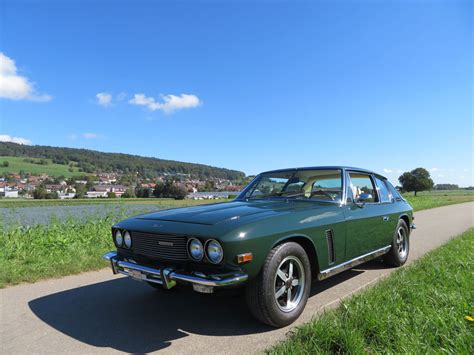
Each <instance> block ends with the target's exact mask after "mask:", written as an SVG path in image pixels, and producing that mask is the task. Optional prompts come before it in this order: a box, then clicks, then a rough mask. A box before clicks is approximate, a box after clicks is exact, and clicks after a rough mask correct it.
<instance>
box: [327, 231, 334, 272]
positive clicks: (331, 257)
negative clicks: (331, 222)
mask: <svg viewBox="0 0 474 355" xmlns="http://www.w3.org/2000/svg"><path fill="white" fill-rule="evenodd" d="M326 241H327V243H328V263H329V265H331V264H334V262H335V261H336V251H335V250H334V231H333V230H332V229H328V230H326Z"/></svg>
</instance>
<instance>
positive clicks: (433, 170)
mask: <svg viewBox="0 0 474 355" xmlns="http://www.w3.org/2000/svg"><path fill="white" fill-rule="evenodd" d="M430 171H432V172H435V171H439V168H431V169H430Z"/></svg>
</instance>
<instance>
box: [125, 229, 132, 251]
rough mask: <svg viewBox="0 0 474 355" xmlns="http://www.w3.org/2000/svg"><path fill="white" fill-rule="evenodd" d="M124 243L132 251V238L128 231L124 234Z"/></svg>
mask: <svg viewBox="0 0 474 355" xmlns="http://www.w3.org/2000/svg"><path fill="white" fill-rule="evenodd" d="M123 242H124V244H125V246H126V247H127V248H129V249H130V247H131V246H132V237H131V236H130V233H129V232H128V231H125V232H124V233H123Z"/></svg>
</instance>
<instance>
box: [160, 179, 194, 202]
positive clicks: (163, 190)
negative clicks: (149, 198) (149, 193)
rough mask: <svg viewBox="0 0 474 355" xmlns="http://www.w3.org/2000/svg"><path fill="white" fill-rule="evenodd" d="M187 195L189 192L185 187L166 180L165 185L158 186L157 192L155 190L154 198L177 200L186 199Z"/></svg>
mask: <svg viewBox="0 0 474 355" xmlns="http://www.w3.org/2000/svg"><path fill="white" fill-rule="evenodd" d="M187 194H188V192H187V191H186V188H185V187H184V186H183V185H178V184H176V183H175V182H174V181H173V180H171V179H170V180H166V181H165V183H158V184H156V187H155V190H153V196H155V197H166V198H174V199H176V200H182V199H184V198H185V197H186V195H187Z"/></svg>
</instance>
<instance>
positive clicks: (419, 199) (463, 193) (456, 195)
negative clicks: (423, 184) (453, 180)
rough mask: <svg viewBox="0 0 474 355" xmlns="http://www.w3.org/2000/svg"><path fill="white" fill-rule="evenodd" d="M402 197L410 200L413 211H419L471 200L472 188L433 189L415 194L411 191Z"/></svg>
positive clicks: (473, 195)
mask: <svg viewBox="0 0 474 355" xmlns="http://www.w3.org/2000/svg"><path fill="white" fill-rule="evenodd" d="M403 197H405V198H406V199H407V200H408V202H410V204H411V205H412V207H413V209H414V210H415V211H421V210H426V209H429V208H435V207H441V206H447V205H454V204H456V203H464V202H473V201H474V190H447V191H441V190H439V191H437V190H433V191H424V192H419V193H418V195H417V196H413V193H409V194H404V195H403Z"/></svg>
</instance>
